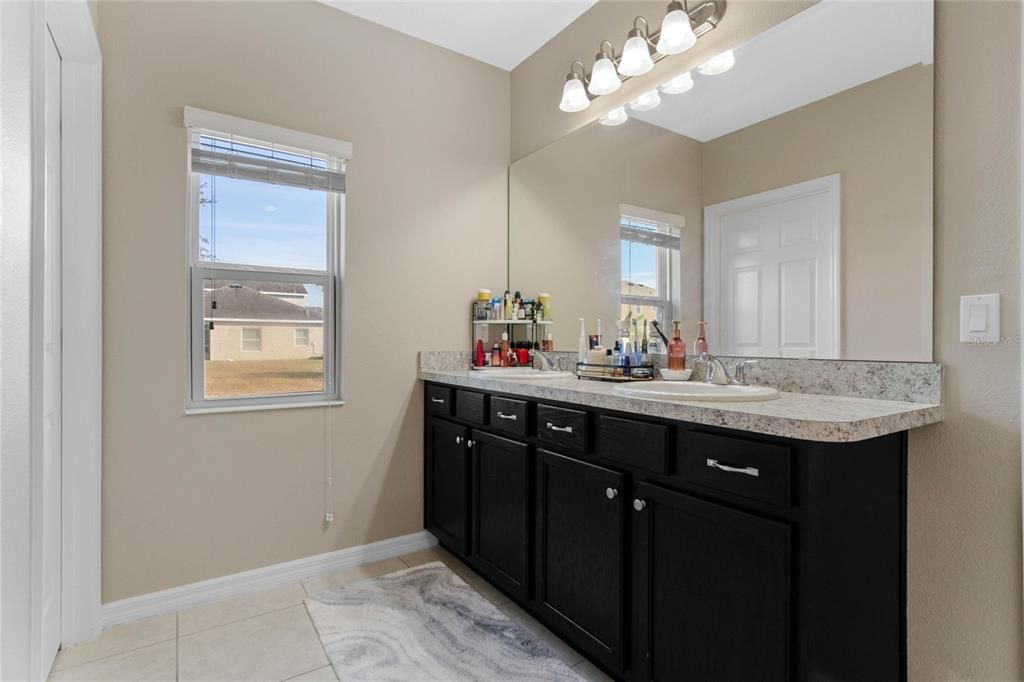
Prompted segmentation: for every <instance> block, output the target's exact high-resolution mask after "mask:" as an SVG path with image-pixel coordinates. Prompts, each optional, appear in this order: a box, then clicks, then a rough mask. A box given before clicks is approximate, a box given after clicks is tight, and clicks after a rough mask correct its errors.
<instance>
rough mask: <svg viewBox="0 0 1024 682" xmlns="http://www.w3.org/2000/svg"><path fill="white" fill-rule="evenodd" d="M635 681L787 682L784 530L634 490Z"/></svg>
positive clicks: (650, 489)
mask: <svg viewBox="0 0 1024 682" xmlns="http://www.w3.org/2000/svg"><path fill="white" fill-rule="evenodd" d="M631 503H632V505H633V510H634V511H633V518H634V527H633V528H634V533H633V540H634V544H633V552H634V560H635V563H634V571H635V578H634V583H633V584H634V588H635V590H636V593H635V595H634V603H635V612H634V618H635V621H634V631H635V633H636V634H635V643H636V661H637V665H636V672H637V675H636V677H637V678H638V679H643V680H659V681H661V682H667V681H669V680H703V681H706V682H714V681H716V680H721V681H734V680H763V681H764V682H772V681H776V680H779V681H781V680H786V679H789V653H790V529H789V526H788V525H786V524H783V523H778V522H776V521H771V520H768V519H764V518H761V517H758V516H754V515H752V514H747V513H744V512H740V511H736V510H734V509H730V508H727V507H723V506H720V505H717V504H713V503H711V502H705V501H703V500H699V499H697V498H694V497H690V496H689V495H683V494H681V493H676V492H672V491H669V490H665V489H663V488H659V487H656V486H652V485H647V484H643V483H641V484H638V485H637V486H636V488H635V491H634V495H633V499H632V500H631Z"/></svg>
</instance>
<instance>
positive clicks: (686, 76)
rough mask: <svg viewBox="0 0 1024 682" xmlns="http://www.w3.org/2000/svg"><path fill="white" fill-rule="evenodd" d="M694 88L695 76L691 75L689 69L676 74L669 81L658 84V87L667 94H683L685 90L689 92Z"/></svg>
mask: <svg viewBox="0 0 1024 682" xmlns="http://www.w3.org/2000/svg"><path fill="white" fill-rule="evenodd" d="M692 88H693V76H691V75H690V72H689V71H687V72H686V73H683V74H680V75H678V76H676V77H675V78H673V79H672V80H670V81H669V82H668V83H662V84H661V85H659V86H658V89H659V90H661V91H662V92H663V93H665V94H666V95H681V94H683V93H684V92H688V91H689V90H691V89H692Z"/></svg>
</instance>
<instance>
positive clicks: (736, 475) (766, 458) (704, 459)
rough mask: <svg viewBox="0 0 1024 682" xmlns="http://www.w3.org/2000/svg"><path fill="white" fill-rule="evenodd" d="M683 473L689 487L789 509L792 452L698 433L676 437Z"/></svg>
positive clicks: (748, 441) (783, 446) (726, 437)
mask: <svg viewBox="0 0 1024 682" xmlns="http://www.w3.org/2000/svg"><path fill="white" fill-rule="evenodd" d="M679 441H680V449H681V452H682V461H683V473H684V475H685V476H686V479H687V480H688V481H689V482H690V483H694V484H696V485H699V486H703V487H705V488H709V489H712V490H718V491H721V492H724V493H731V494H733V495H739V496H740V497H746V498H749V499H752V500H759V501H761V502H767V503H769V504H774V505H778V506H780V507H788V506H789V505H790V503H791V501H792V500H791V496H790V481H791V474H790V465H791V460H792V451H791V448H790V447H789V446H787V445H776V444H774V443H763V442H759V441H756V440H747V439H745V438H735V437H733V436H722V435H718V434H713V433H702V432H700V431H681V432H680V434H679Z"/></svg>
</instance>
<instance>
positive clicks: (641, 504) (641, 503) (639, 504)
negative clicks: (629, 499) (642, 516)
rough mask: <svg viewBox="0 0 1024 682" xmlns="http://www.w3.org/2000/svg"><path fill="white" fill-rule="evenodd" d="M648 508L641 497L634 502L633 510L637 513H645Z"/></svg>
mask: <svg viewBox="0 0 1024 682" xmlns="http://www.w3.org/2000/svg"><path fill="white" fill-rule="evenodd" d="M646 506H647V503H646V502H644V501H643V500H641V499H640V498H639V497H638V498H636V499H635V500H633V509H635V510H637V511H643V510H644V508H645V507H646Z"/></svg>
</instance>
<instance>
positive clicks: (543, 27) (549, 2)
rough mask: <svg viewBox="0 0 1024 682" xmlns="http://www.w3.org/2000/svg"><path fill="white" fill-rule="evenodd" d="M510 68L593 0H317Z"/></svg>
mask: <svg viewBox="0 0 1024 682" xmlns="http://www.w3.org/2000/svg"><path fill="white" fill-rule="evenodd" d="M320 2H322V3H324V4H325V5H330V6H331V7H334V8H336V9H340V10H342V11H343V12H348V13H349V14H354V15H356V16H357V17H361V18H363V19H366V20H367V21H372V22H373V23H375V24H380V25H381V26H387V27H388V28H391V29H394V30H396V31H399V32H401V33H405V34H406V35H410V36H413V37H415V38H419V39H421V40H425V41H427V42H429V43H433V44H435V45H439V46H441V47H444V48H447V49H449V50H453V51H455V52H458V53H460V54H464V55H466V56H467V57H472V58H473V59H478V60H480V61H482V62H485V63H487V64H492V65H494V66H497V67H499V68H502V69H505V70H506V71H511V70H512V69H513V68H515V67H516V66H518V65H519V63H520V62H522V61H523V60H524V59H526V58H527V57H529V56H530V55H531V54H533V53H534V52H536V51H537V50H538V49H539V48H540V47H541V46H542V45H543V44H544V43H546V42H547V41H548V40H550V39H551V38H553V37H554V36H555V35H557V34H558V33H559V32H560V31H561V30H562V29H563V28H565V27H566V26H568V25H569V24H571V23H572V22H573V21H574V20H575V19H576V17H578V16H580V15H581V14H583V13H584V12H586V11H587V10H588V9H590V7H591V6H592V5H593V4H594V3H595V2H597V0H463V1H462V2H440V1H436V0H376V1H374V0H320Z"/></svg>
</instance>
